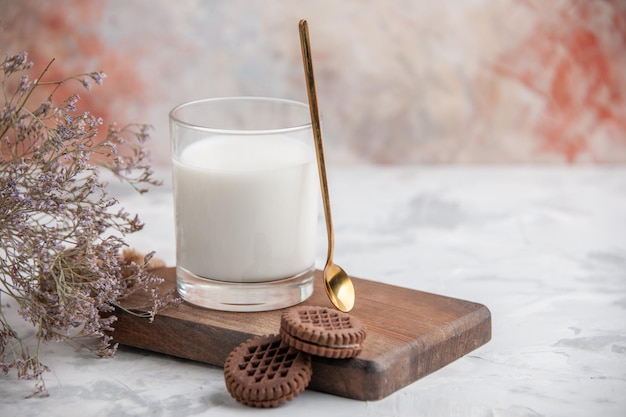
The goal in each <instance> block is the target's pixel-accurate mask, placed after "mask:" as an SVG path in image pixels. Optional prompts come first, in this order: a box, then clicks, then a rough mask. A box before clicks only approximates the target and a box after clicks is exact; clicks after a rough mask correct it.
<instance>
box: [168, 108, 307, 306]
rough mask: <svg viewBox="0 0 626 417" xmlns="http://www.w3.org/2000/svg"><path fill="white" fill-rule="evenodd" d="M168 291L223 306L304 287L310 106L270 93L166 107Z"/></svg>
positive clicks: (300, 295)
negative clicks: (170, 193)
mask: <svg viewBox="0 0 626 417" xmlns="http://www.w3.org/2000/svg"><path fill="white" fill-rule="evenodd" d="M170 134H171V147H172V148H171V152H172V153H171V154H172V165H173V167H172V170H173V187H174V206H175V217H176V275H177V289H178V292H179V294H180V295H181V296H182V298H183V299H185V300H186V301H189V302H191V303H193V304H197V305H200V306H204V307H209V308H213V309H218V310H228V311H263V310H272V309H278V308H283V307H288V306H291V305H294V304H297V303H299V302H301V301H304V300H305V299H307V298H308V297H309V296H310V295H311V294H312V292H313V271H314V264H315V248H316V230H317V218H318V194H317V186H316V185H317V184H318V177H317V175H318V174H317V169H316V160H315V149H314V147H313V133H312V128H311V119H310V113H309V108H308V106H307V105H306V104H303V103H299V102H295V101H290V100H283V99H274V98H261V97H230V98H215V99H206V100H199V101H193V102H189V103H185V104H182V105H179V106H177V107H175V108H174V109H173V110H172V111H171V112H170Z"/></svg>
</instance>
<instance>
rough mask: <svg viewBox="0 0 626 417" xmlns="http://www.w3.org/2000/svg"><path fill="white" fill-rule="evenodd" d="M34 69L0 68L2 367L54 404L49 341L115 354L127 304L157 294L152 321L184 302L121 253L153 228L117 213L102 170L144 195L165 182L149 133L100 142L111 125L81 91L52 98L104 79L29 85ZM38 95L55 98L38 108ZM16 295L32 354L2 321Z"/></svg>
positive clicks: (89, 76) (17, 61) (10, 61)
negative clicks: (85, 109) (81, 108)
mask: <svg viewBox="0 0 626 417" xmlns="http://www.w3.org/2000/svg"><path fill="white" fill-rule="evenodd" d="M50 64H52V62H51V63H50ZM50 64H49V65H48V67H49V66H50ZM31 67H32V63H31V62H29V61H28V56H27V54H26V53H25V52H24V53H21V54H17V55H13V56H9V57H7V58H5V59H4V61H3V62H2V64H0V73H1V74H0V76H1V83H2V85H1V88H2V90H1V94H2V99H3V102H0V225H1V226H0V242H1V243H0V369H2V372H3V373H4V374H5V375H8V374H9V373H11V372H13V371H14V372H15V373H16V375H17V377H18V378H20V379H34V380H36V381H37V385H36V389H37V391H36V393H38V394H40V395H47V390H46V387H45V383H44V380H43V373H44V372H46V371H48V368H47V367H46V366H45V365H44V364H42V363H41V361H40V359H39V346H40V345H41V344H42V343H45V342H49V341H68V342H71V341H73V340H79V339H80V338H83V337H92V338H96V339H97V340H99V344H98V345H97V346H96V347H95V348H93V349H92V350H93V351H94V352H95V353H96V354H98V355H99V356H111V355H113V354H114V352H115V350H116V348H117V346H116V345H112V344H111V335H110V332H111V331H112V330H113V328H112V326H111V325H112V323H113V322H114V321H115V320H116V317H115V315H114V314H112V313H113V312H114V309H115V306H116V305H117V303H118V301H120V300H122V299H123V298H125V297H126V296H128V295H129V294H130V293H132V292H134V291H136V290H143V291H147V292H148V293H149V294H150V295H151V299H150V305H149V306H146V315H147V316H149V317H153V316H154V314H155V313H156V312H157V311H158V310H159V309H160V308H162V307H164V306H165V305H166V304H168V303H170V302H173V299H174V296H173V294H167V295H165V296H159V295H158V293H157V291H156V288H157V287H158V285H159V284H160V283H161V279H160V278H158V277H156V276H155V275H154V274H152V273H151V272H150V270H149V269H150V266H151V263H150V262H151V258H152V256H153V254H152V253H151V254H148V255H147V256H145V257H140V258H139V259H137V256H136V253H135V254H133V255H128V254H127V255H128V256H125V257H122V256H121V251H122V249H123V248H124V247H125V246H126V245H125V243H124V240H123V239H124V236H125V235H126V234H129V233H134V232H137V231H139V230H141V228H142V227H143V224H142V223H141V222H140V221H139V218H138V217H137V216H132V215H131V214H129V213H127V212H126V211H125V210H123V209H120V208H116V206H117V204H118V202H117V201H116V200H115V199H114V198H111V197H109V196H108V195H107V193H106V183H105V182H103V181H102V180H101V179H100V177H99V170H100V168H101V167H104V168H105V169H109V170H110V171H111V172H113V173H114V174H115V175H116V176H117V177H119V178H120V179H121V180H123V181H125V182H127V183H129V184H130V185H131V186H132V187H134V188H135V189H136V190H138V191H139V192H141V193H143V192H145V191H147V189H146V188H145V186H147V185H157V184H159V182H158V181H156V180H154V179H153V177H152V175H153V172H152V170H151V168H150V164H149V160H148V154H147V152H146V150H145V149H144V148H143V144H144V143H145V141H146V140H147V139H148V138H149V134H148V129H149V127H148V126H145V125H129V126H126V127H123V128H118V127H117V126H115V125H112V126H111V127H110V128H109V130H108V132H107V135H106V138H104V140H97V139H96V135H97V133H98V128H99V127H100V126H101V125H102V124H103V121H102V119H100V118H97V117H94V116H93V115H91V114H90V113H79V112H78V111H77V107H76V103H77V102H78V100H79V97H78V95H77V94H74V95H72V96H70V97H68V98H67V99H65V100H63V101H61V102H60V103H58V104H57V103H55V102H54V98H55V97H54V95H55V93H56V92H57V90H58V88H59V87H60V86H61V85H62V84H64V83H66V82H68V81H70V80H78V81H79V82H80V83H81V84H82V85H83V86H84V87H86V88H89V85H90V82H95V83H97V84H101V83H102V80H103V78H104V74H103V73H101V72H91V73H86V74H79V75H76V76H73V77H69V78H67V79H64V80H61V81H42V79H43V77H44V75H45V74H46V71H47V69H48V67H46V69H45V70H44V71H43V72H42V74H41V75H40V76H39V77H38V78H36V79H34V80H30V79H29V77H28V75H26V74H25V73H26V72H27V71H28V70H29V69H31ZM18 76H19V80H17V81H16V77H18ZM47 90H50V92H49V93H48V92H47ZM35 91H37V93H38V95H39V93H41V92H42V91H43V92H44V93H45V94H44V95H43V96H41V95H39V96H41V97H46V99H44V100H43V101H42V102H40V103H37V104H35V105H32V103H31V102H30V101H31V100H29V99H32V98H33V97H34V94H33V93H34V92H35ZM6 296H9V297H11V298H13V299H14V300H15V301H16V302H17V304H18V306H19V307H18V308H19V310H18V312H19V314H20V315H21V316H22V317H23V318H24V319H25V320H27V321H29V322H30V323H32V324H33V325H34V327H35V329H36V336H37V340H38V344H37V347H36V349H35V351H34V352H30V351H29V349H28V346H26V345H25V344H24V343H23V341H22V339H21V338H20V335H18V334H17V332H16V331H15V330H14V329H13V328H12V327H11V325H10V323H9V322H8V321H7V319H6V317H5V315H4V314H3V308H5V307H6V306H5V303H6V302H7V301H6V300H7V297H6Z"/></svg>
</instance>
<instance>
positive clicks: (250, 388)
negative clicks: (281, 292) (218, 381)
mask: <svg viewBox="0 0 626 417" xmlns="http://www.w3.org/2000/svg"><path fill="white" fill-rule="evenodd" d="M311 374H312V368H311V356H310V355H309V354H307V353H304V352H301V351H298V350H296V349H294V348H292V347H291V346H289V345H287V344H285V343H284V342H283V341H282V339H281V337H280V336H279V335H268V336H256V337H254V338H252V339H248V340H247V341H245V342H244V343H242V344H240V345H239V346H237V347H236V348H235V349H234V350H233V351H232V352H231V353H230V354H229V355H228V358H227V359H226V362H225V363H224V379H225V382H226V388H227V389H228V392H229V393H230V395H232V396H233V397H234V398H235V399H236V400H237V401H239V402H241V403H243V404H246V405H249V406H251V407H263V408H267V407H276V406H278V405H280V404H283V403H285V402H286V401H289V400H291V399H292V398H293V397H295V396H296V395H298V394H300V393H301V392H302V391H304V389H305V388H306V387H307V385H309V382H310V381H311Z"/></svg>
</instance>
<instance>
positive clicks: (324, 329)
mask: <svg viewBox="0 0 626 417" xmlns="http://www.w3.org/2000/svg"><path fill="white" fill-rule="evenodd" d="M280 335H281V337H282V338H283V340H284V341H285V342H286V343H287V344H289V345H290V346H292V347H294V348H295V349H298V350H301V351H303V352H307V353H310V354H312V355H316V356H324V357H327V358H334V359H343V358H352V357H354V356H357V355H358V354H359V353H361V350H362V346H361V344H362V343H363V341H364V340H365V337H366V330H365V326H363V324H362V323H361V321H360V320H359V319H357V318H356V317H354V316H351V315H349V314H347V313H343V312H341V311H339V310H335V309H331V308H326V307H315V306H300V307H294V308H291V309H289V310H287V311H285V312H284V313H283V315H282V317H281V328H280Z"/></svg>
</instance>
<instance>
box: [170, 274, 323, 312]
mask: <svg viewBox="0 0 626 417" xmlns="http://www.w3.org/2000/svg"><path fill="white" fill-rule="evenodd" d="M313 273H314V268H313V267H311V269H309V270H307V271H305V272H302V273H300V274H298V275H296V276H293V277H290V278H285V279H281V280H277V281H266V282H251V283H240V282H226V281H216V280H212V279H207V278H202V277H199V276H197V275H195V274H192V273H191V272H189V271H187V270H185V269H184V268H181V267H176V288H177V290H178V293H179V294H180V296H181V297H182V298H183V300H185V301H187V302H189V303H192V304H195V305H198V306H201V307H206V308H212V309H214V310H222V311H240V312H252V311H267V310H278V309H280V308H285V307H290V306H293V305H296V304H298V303H301V302H302V301H304V300H306V299H307V298H309V297H310V296H311V294H313Z"/></svg>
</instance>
